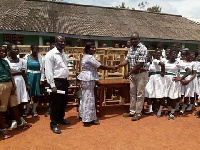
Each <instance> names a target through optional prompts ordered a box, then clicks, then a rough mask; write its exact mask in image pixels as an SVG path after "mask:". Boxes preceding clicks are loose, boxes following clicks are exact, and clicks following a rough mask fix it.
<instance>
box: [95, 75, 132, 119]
mask: <svg viewBox="0 0 200 150" xmlns="http://www.w3.org/2000/svg"><path fill="white" fill-rule="evenodd" d="M97 86H98V91H99V102H100V104H99V116H100V117H101V116H102V104H103V102H104V101H105V98H106V96H105V95H106V93H105V89H106V88H115V89H116V88H117V89H118V90H119V95H120V96H121V97H123V98H125V99H126V100H127V101H129V99H130V92H129V91H130V84H129V80H128V79H116V78H115V79H102V80H99V81H97Z"/></svg>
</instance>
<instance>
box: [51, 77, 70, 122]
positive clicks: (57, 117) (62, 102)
mask: <svg viewBox="0 0 200 150" xmlns="http://www.w3.org/2000/svg"><path fill="white" fill-rule="evenodd" d="M54 81H55V85H56V87H57V90H62V91H65V94H57V93H51V94H50V119H51V123H50V124H52V125H54V124H57V123H59V122H61V121H62V120H63V119H64V116H65V107H66V105H67V102H68V101H67V95H68V86H69V82H68V81H67V80H66V79H58V78H56V79H54Z"/></svg>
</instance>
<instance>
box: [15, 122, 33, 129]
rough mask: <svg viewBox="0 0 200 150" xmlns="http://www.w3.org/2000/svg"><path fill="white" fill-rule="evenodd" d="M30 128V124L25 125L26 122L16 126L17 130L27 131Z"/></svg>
mask: <svg viewBox="0 0 200 150" xmlns="http://www.w3.org/2000/svg"><path fill="white" fill-rule="evenodd" d="M30 127H32V124H31V123H27V122H22V124H21V125H18V128H19V129H22V130H23V129H28V128H30Z"/></svg>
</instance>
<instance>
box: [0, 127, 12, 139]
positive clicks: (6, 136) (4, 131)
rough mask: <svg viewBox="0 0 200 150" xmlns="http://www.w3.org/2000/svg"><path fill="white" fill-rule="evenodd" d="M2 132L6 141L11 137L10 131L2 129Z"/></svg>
mask: <svg viewBox="0 0 200 150" xmlns="http://www.w3.org/2000/svg"><path fill="white" fill-rule="evenodd" d="M0 132H1V134H2V137H3V138H4V139H8V138H10V137H11V135H10V134H9V132H8V129H1V130H0Z"/></svg>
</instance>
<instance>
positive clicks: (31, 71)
mask: <svg viewBox="0 0 200 150" xmlns="http://www.w3.org/2000/svg"><path fill="white" fill-rule="evenodd" d="M27 72H29V73H33V74H37V73H41V72H40V71H34V70H27Z"/></svg>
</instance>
